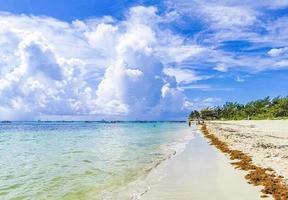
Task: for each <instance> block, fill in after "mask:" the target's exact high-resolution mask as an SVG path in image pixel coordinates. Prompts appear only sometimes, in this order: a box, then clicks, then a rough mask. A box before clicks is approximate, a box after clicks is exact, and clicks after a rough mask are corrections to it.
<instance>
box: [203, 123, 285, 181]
mask: <svg viewBox="0 0 288 200" xmlns="http://www.w3.org/2000/svg"><path fill="white" fill-rule="evenodd" d="M207 128H208V131H209V132H210V133H213V134H215V135H216V136H218V137H219V138H220V139H221V140H222V141H225V142H227V143H228V145H229V147H230V148H231V149H235V150H240V151H243V152H245V153H248V154H249V155H251V156H252V159H253V163H255V164H256V165H258V166H261V167H271V168H272V169H274V170H275V171H276V173H277V174H278V175H282V176H284V178H285V180H286V182H287V183H288V120H258V121H256V120H255V121H253V120H251V121H213V122H207Z"/></svg>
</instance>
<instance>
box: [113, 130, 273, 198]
mask: <svg viewBox="0 0 288 200" xmlns="http://www.w3.org/2000/svg"><path fill="white" fill-rule="evenodd" d="M190 134H191V135H193V139H191V140H190V142H189V143H187V144H186V146H185V148H184V149H183V151H180V152H177V153H176V154H175V155H173V156H172V157H171V158H170V159H167V160H165V161H163V162H162V163H161V164H160V165H159V166H157V167H156V168H154V169H153V170H152V171H151V172H150V173H149V174H148V175H147V177H145V178H144V179H142V180H138V181H136V182H134V183H132V184H131V185H130V186H129V187H128V188H126V189H125V190H124V191H122V192H120V193H119V194H118V196H117V199H141V200H164V199H165V200H166V199H171V200H172V199H179V200H190V199H203V200H206V199H211V198H213V199H215V200H217V199H219V200H220V199H221V200H223V199H224V200H225V199H227V200H229V199H235V200H242V199H245V200H255V199H256V200H257V199H261V198H260V196H261V192H260V190H261V189H262V187H254V186H252V185H249V184H247V181H246V180H245V179H244V178H243V176H244V175H245V172H243V171H240V170H237V169H234V167H233V166H232V165H231V164H230V160H229V158H227V157H226V156H225V155H224V154H222V153H221V152H219V151H218V150H217V149H216V148H215V147H213V146H211V145H209V144H208V142H207V140H206V139H205V138H204V137H203V135H202V133H201V132H200V131H199V130H197V129H196V126H192V127H191V128H190ZM268 199H272V198H268Z"/></svg>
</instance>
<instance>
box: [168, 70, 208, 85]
mask: <svg viewBox="0 0 288 200" xmlns="http://www.w3.org/2000/svg"><path fill="white" fill-rule="evenodd" d="M164 73H165V74H167V75H169V76H174V77H175V78H176V81H177V83H178V84H182V83H183V84H185V83H192V82H196V81H199V80H203V79H206V78H208V77H207V76H200V75H198V74H197V73H196V72H195V71H193V70H189V69H178V68H165V69H164Z"/></svg>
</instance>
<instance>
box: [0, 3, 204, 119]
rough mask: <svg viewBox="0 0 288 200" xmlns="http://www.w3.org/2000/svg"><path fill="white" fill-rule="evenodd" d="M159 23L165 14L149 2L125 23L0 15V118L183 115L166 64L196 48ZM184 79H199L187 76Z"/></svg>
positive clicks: (133, 11) (178, 92)
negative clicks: (0, 58) (159, 13)
mask: <svg viewBox="0 0 288 200" xmlns="http://www.w3.org/2000/svg"><path fill="white" fill-rule="evenodd" d="M161 23H166V19H165V16H160V15H158V14H157V9H156V8H155V7H141V6H139V7H133V8H131V9H130V10H129V12H128V13H127V15H126V19H125V20H123V21H115V20H114V19H113V18H109V17H108V18H107V17H104V18H101V19H94V20H88V21H79V20H76V21H74V22H72V23H67V22H62V21H59V20H56V19H52V18H46V17H35V16H32V17H29V16H25V15H21V16H15V15H10V14H2V16H1V19H0V24H1V29H0V35H1V37H0V38H3V39H2V40H0V47H1V48H0V49H1V53H2V57H3V58H5V59H3V61H2V62H1V63H0V66H1V68H0V69H1V71H0V72H1V73H0V96H1V99H0V108H1V113H2V114H1V116H0V118H1V119H5V117H6V118H16V116H21V117H19V118H23V117H22V116H26V117H27V118H29V119H30V118H34V119H36V118H45V116H47V118H49V116H57V115H58V116H59V115H60V116H61V115H63V116H64V115H65V116H69V115H81V116H82V115H92V116H95V117H96V118H97V119H102V118H105V117H107V118H109V116H110V117H115V116H116V118H117V117H119V118H125V119H136V118H137V119H139V118H140V119H141V118H143V119H144V118H147V119H149V118H151V117H153V118H161V117H162V116H163V113H165V115H166V114H167V113H170V114H171V116H172V115H173V113H176V114H177V113H181V112H187V109H188V106H187V101H188V100H187V98H186V97H185V95H184V93H183V92H182V90H180V89H178V87H177V82H178V83H179V82H181V80H179V74H176V75H175V74H171V73H170V74H169V73H164V71H165V70H164V69H165V68H166V66H167V64H168V63H171V62H172V63H179V62H182V61H183V60H185V59H187V58H190V57H193V56H194V55H196V54H198V53H200V52H201V51H202V48H201V47H199V46H198V45H196V44H194V43H193V42H191V43H187V42H185V40H184V38H182V37H181V36H179V35H175V34H174V33H172V32H169V31H167V30H165V29H162V28H160V25H159V24H161ZM2 36H3V37H2ZM4 47H5V48H4ZM186 51H187V52H186ZM182 54H183V55H182ZM166 58H169V60H167V59H166ZM168 71H169V70H168ZM170 71H171V70H170ZM182 75H183V74H182ZM175 77H176V78H175ZM183 78H184V80H182V81H184V82H185V81H186V82H187V81H188V79H190V78H191V79H194V80H198V79H197V76H196V75H193V74H192V73H191V75H190V76H189V77H186V78H185V77H183V76H182V79H183ZM180 79H181V73H180ZM185 102H186V103H185ZM9 113H10V114H9ZM8 116H9V117H8ZM24 118H25V117H24Z"/></svg>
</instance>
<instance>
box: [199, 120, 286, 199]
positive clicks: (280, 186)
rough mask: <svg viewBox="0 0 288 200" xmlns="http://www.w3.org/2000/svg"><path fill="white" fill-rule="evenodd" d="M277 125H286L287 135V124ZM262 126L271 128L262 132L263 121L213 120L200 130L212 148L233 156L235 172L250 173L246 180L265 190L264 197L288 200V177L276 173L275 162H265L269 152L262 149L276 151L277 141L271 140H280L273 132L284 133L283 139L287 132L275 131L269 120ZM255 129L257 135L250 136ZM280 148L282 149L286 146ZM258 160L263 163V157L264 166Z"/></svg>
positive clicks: (231, 157)
mask: <svg viewBox="0 0 288 200" xmlns="http://www.w3.org/2000/svg"><path fill="white" fill-rule="evenodd" d="M277 122H278V123H279V124H277V125H279V126H280V124H281V126H284V132H285V128H286V124H285V123H284V124H285V125H282V121H280V122H279V121H276V122H275V121H274V124H275V123H277ZM257 123H258V124H257ZM262 123H264V124H265V123H266V126H267V124H268V127H270V129H268V130H266V129H265V128H266V127H265V126H264V130H262V129H263V125H262V124H261V122H253V121H248V122H247V121H240V122H239V121H238V122H237V121H230V122H229V121H214V122H208V123H207V125H206V124H204V125H202V126H201V131H202V133H203V135H204V136H205V137H206V138H207V139H208V140H209V142H210V144H211V145H213V146H215V147H216V148H217V149H218V150H220V151H221V152H222V153H224V154H226V155H228V156H229V157H230V159H231V160H232V161H233V162H232V163H231V164H232V165H233V166H234V167H235V168H236V169H240V170H243V171H246V172H247V174H246V175H245V179H246V180H248V183H249V184H252V185H254V186H263V187H264V189H262V190H261V192H262V193H263V194H262V195H261V197H263V198H264V197H268V195H272V196H273V197H274V199H281V200H282V199H283V200H284V199H288V185H287V176H286V177H284V176H283V174H281V173H279V172H281V170H275V168H276V169H277V166H275V165H276V164H275V163H274V164H272V163H273V162H272V163H269V162H268V161H266V162H265V156H266V155H265V153H267V152H265V151H261V150H262V149H261V148H263V149H267V148H268V149H269V147H272V148H273V147H274V148H276V142H275V141H271V139H270V137H276V138H278V139H279V135H277V136H276V135H273V131H275V132H277V134H280V133H282V135H281V136H283V133H284V132H281V131H279V130H280V128H281V127H279V126H278V129H279V130H278V129H276V128H274V127H273V126H272V125H271V124H273V121H270V120H266V121H264V122H263V121H262ZM287 123H288V122H287ZM235 124H236V125H235ZM259 124H260V125H262V127H261V126H260V127H261V128H262V129H260V128H259V127H258V126H259ZM233 125H234V126H233ZM243 127H245V128H243ZM255 127H256V128H255ZM287 127H288V125H287ZM252 128H254V129H255V130H254V132H257V134H256V133H254V134H253V133H251V130H250V132H249V129H252ZM257 128H258V129H257ZM273 128H274V129H273ZM282 128H283V127H282ZM242 129H244V132H245V133H243V134H241V130H242ZM247 129H248V130H247ZM271 129H272V131H271ZM281 130H282V129H281ZM286 130H287V129H286ZM246 131H248V132H246ZM265 131H266V132H269V131H270V132H269V133H270V134H267V133H266V132H265ZM263 132H264V133H263ZM259 135H260V136H259ZM258 136H259V137H260V139H259V138H258ZM287 136H288V135H287ZM265 137H268V138H269V139H268V141H269V144H266V143H265V142H266V141H265V139H266V138H265ZM247 138H249V139H251V141H247V140H248V139H247ZM284 138H285V136H284ZM253 139H254V140H253ZM285 139H286V138H285ZM273 142H274V144H273ZM284 143H285V141H284ZM287 146H288V145H287ZM280 147H281V148H283V146H280ZM284 147H286V146H284ZM281 148H280V149H281ZM247 149H249V150H250V153H249V152H247V151H249V150H247ZM251 149H253V151H251ZM245 150H246V152H245ZM276 151H277V150H276ZM278 153H279V152H278ZM250 154H251V155H250ZM284 156H285V155H284ZM257 157H259V158H258V159H260V160H261V159H262V157H263V159H264V161H263V162H262V163H260V162H258V163H257V164H255V160H256V158H257ZM272 160H273V159H272ZM280 161H281V160H280ZM283 162H284V160H283ZM287 167H288V166H287ZM284 170H285V169H284ZM285 175H286V174H285Z"/></svg>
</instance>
